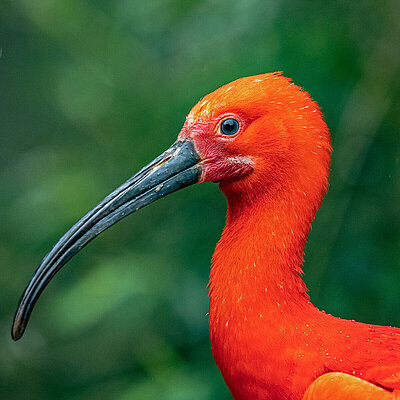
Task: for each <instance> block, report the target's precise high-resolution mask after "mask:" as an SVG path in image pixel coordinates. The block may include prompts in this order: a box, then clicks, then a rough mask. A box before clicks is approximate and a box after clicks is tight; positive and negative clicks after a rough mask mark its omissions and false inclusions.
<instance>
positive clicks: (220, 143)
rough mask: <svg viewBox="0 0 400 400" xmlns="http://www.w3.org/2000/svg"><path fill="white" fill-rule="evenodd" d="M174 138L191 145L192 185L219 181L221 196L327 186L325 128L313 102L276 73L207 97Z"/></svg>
mask: <svg viewBox="0 0 400 400" xmlns="http://www.w3.org/2000/svg"><path fill="white" fill-rule="evenodd" d="M179 139H180V140H191V141H192V142H193V144H194V146H195V148H196V151H197V152H198V154H199V156H200V159H201V161H200V165H201V177H200V179H199V182H207V181H212V182H219V183H220V187H221V189H222V190H223V191H224V192H225V194H227V196H228V197H229V196H235V197H240V198H242V199H246V202H248V201H249V200H251V199H252V198H256V197H260V196H263V195H265V193H267V192H268V193H269V194H271V192H274V191H275V190H280V189H282V186H286V187H288V186H291V187H292V188H296V189H299V188H300V183H301V182H302V181H310V182H312V183H311V186H312V187H314V188H316V189H317V191H318V190H319V191H320V192H321V188H322V189H323V190H324V189H325V188H326V185H327V177H328V170H329V163H330V153H331V147H330V135H329V131H328V128H327V126H326V124H325V122H324V121H323V118H322V115H321V112H320V109H319V107H318V105H317V104H316V102H315V101H313V100H312V99H311V98H310V96H309V95H308V93H307V92H305V91H304V90H303V89H302V88H300V87H299V86H296V85H294V84H293V83H292V82H291V81H290V80H289V79H288V78H286V77H284V76H282V75H281V74H280V73H267V74H261V75H256V76H250V77H245V78H241V79H238V80H236V81H234V82H231V83H228V84H226V85H224V86H222V87H220V88H219V89H217V90H215V91H214V92H212V93H210V94H208V95H207V96H205V97H204V98H203V99H201V100H200V101H199V102H198V103H197V104H196V105H195V106H194V107H193V109H192V110H191V111H190V113H189V115H188V116H187V118H186V122H185V124H184V126H183V128H182V131H181V132H180V134H179V136H178V140H179ZM302 184H303V186H307V184H306V182H303V183H302ZM304 190H307V191H310V190H311V188H308V187H307V188H306V187H304V188H302V191H304ZM316 195H317V194H316Z"/></svg>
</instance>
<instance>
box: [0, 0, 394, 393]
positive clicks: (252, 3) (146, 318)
mask: <svg viewBox="0 0 400 400" xmlns="http://www.w3.org/2000/svg"><path fill="white" fill-rule="evenodd" d="M399 4H400V3H399V2H398V1H396V0H382V1H380V2H376V1H374V0H366V1H362V2H356V1H352V2H348V1H324V2H318V1H308V0H299V1H289V0H273V1H270V0H269V1H265V0H236V1H228V0H218V1H217V0H205V1H199V0H189V1H188V0H185V1H184V0H149V1H140V0H115V1H106V0H96V1H95V0H80V1H79V0H35V1H31V0H13V1H7V0H2V1H1V2H0V121H1V124H0V182H1V185H0V220H1V228H0V260H1V274H0V304H1V306H0V398H1V399H13V400H16V399H24V400H28V399H41V400H43V399H61V400H62V399H74V400H86V399H94V398H95V399H98V400H101V399H116V400H131V399H156V398H157V399H160V400H164V399H165V400H169V399H171V400H172V399H174V400H175V399H178V400H179V399H188V398H192V399H200V400H201V399H228V398H230V395H229V392H228V390H227V389H226V388H225V385H224V383H223V380H222V378H221V377H220V374H219V372H218V369H217V367H216V366H215V365H214V362H213V360H212V356H211V353H210V347H209V339H208V327H207V322H208V321H207V316H206V313H207V305H208V303H207V290H206V284H207V279H208V273H209V260H210V257H211V255H212V252H213V248H214V245H215V243H216V241H217V239H218V237H219V234H220V232H221V229H222V227H223V223H224V214H225V199H224V197H223V196H222V194H221V193H219V191H218V190H217V187H216V185H213V184H206V185H201V186H195V187H192V188H190V189H187V190H185V191H182V192H179V193H176V194H174V195H171V196H170V197H168V198H166V199H163V200H162V201H160V202H157V203H156V204H153V205H151V206H149V207H148V208H146V209H144V210H142V211H141V212H140V213H138V214H137V215H135V216H133V217H131V218H127V219H126V220H124V221H122V222H121V223H119V224H118V225H117V226H115V227H113V228H112V229H110V230H109V231H107V232H105V233H104V234H103V235H102V237H101V238H99V239H97V240H96V241H94V242H93V243H92V244H90V245H89V246H88V247H87V248H86V249H85V250H84V251H83V252H82V253H80V254H79V256H77V257H76V258H75V259H73V260H72V261H71V262H70V263H69V265H68V267H66V268H65V270H64V271H63V272H62V273H60V274H59V275H58V276H57V278H56V279H55V280H54V282H53V283H52V284H51V285H50V286H49V288H48V289H47V290H46V292H45V294H44V296H43V297H42V299H41V300H40V302H39V304H38V307H37V309H36V310H35V312H34V314H33V318H32V320H31V323H30V325H29V328H28V331H27V334H26V336H25V337H24V339H23V340H21V341H20V342H18V343H14V342H12V341H11V339H10V335H9V331H10V325H11V321H12V316H13V312H14V310H15V307H16V305H17V301H18V298H19V295H20V294H21V292H22V290H23V288H24V286H25V285H26V283H27V282H28V279H29V278H30V277H31V275H32V273H33V271H34V269H35V267H36V265H37V264H38V263H39V261H40V260H41V258H42V257H43V255H44V254H45V253H46V252H47V251H48V250H49V249H50V248H51V246H52V245H53V244H54V242H55V241H56V240H57V239H58V237H59V236H60V235H61V234H62V233H64V231H65V230H66V229H67V228H68V227H69V226H70V225H71V224H72V223H74V222H75V221H76V220H77V219H78V218H79V217H80V216H81V215H83V213H85V212H86V211H87V210H88V209H90V208H91V207H92V206H93V205H94V204H96V203H97V202H98V201H99V200H100V199H102V198H103V197H104V195H106V194H107V193H108V192H110V191H111V190H112V189H113V188H114V187H116V186H117V185H119V184H120V183H121V182H122V181H124V180H125V179H126V178H128V177H129V176H130V175H131V174H133V173H134V172H135V171H136V170H138V169H139V168H140V167H141V166H142V165H144V164H145V163H146V162H148V161H150V160H151V159H152V158H153V157H154V156H156V155H158V154H159V153H160V152H161V151H163V150H164V149H165V148H166V147H167V146H169V145H170V144H171V143H172V142H173V141H174V139H175V137H176V135H177V133H178V132H179V130H180V127H181V125H182V123H183V121H184V118H185V115H186V114H187V113H188V111H189V110H190V108H191V106H192V105H193V104H194V103H195V102H196V101H197V100H198V99H199V98H200V97H201V96H202V95H204V94H206V93H208V92H209V91H211V90H213V89H215V88H216V87H218V86H220V85H221V84H223V83H226V82H228V81H230V80H232V79H235V78H238V77H241V76H245V75H252V74H256V73H261V72H267V71H275V70H283V71H284V73H285V75H287V76H290V77H292V78H293V79H294V81H295V82H296V83H297V84H299V85H301V86H304V87H305V88H306V89H307V90H308V91H309V92H310V93H311V95H312V96H313V97H314V98H315V99H316V100H317V101H318V102H319V104H320V105H321V106H322V108H323V111H324V113H325V115H326V119H327V122H328V125H329V126H330V128H331V130H332V135H333V146H334V150H335V152H334V160H333V164H332V175H331V187H330V191H329V194H328V196H327V199H326V201H325V202H324V205H323V206H322V209H321V211H320V212H319V214H318V217H317V220H316V222H315V224H314V226H313V231H312V234H311V237H310V240H309V242H308V245H307V249H306V264H305V271H306V275H305V279H306V282H307V284H308V285H309V287H310V288H311V291H310V293H311V298H312V300H313V302H314V303H315V304H316V305H318V306H319V307H321V308H323V309H325V310H326V311H327V312H329V313H332V314H335V315H338V316H341V317H345V318H355V319H357V320H360V321H364V322H374V323H380V324H392V325H400V314H399V305H400V303H399V293H400V278H399V271H400V229H399V226H400V224H399V223H400V202H399V194H400V190H399V189H400V140H399V132H400V112H399V111H400V109H399V79H398V73H399V65H400V51H399V43H400V40H399V39H400V36H399V23H398V21H399V17H400V13H399Z"/></svg>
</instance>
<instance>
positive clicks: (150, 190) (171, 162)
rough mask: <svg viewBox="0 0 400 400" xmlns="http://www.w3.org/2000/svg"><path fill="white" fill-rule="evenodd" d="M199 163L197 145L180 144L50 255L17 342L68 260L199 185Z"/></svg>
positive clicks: (18, 319)
mask: <svg viewBox="0 0 400 400" xmlns="http://www.w3.org/2000/svg"><path fill="white" fill-rule="evenodd" d="M199 163H200V156H199V155H198V154H197V152H196V150H195V147H194V144H193V143H192V142H191V141H189V140H181V141H177V142H175V143H174V144H173V145H172V146H171V147H170V148H169V149H168V150H166V151H165V152H164V153H162V154H161V155H160V156H158V157H157V158H156V159H154V160H153V161H152V162H151V163H150V164H148V165H147V166H145V167H144V168H143V169H142V170H140V171H139V172H138V173H137V174H136V175H134V176H133V177H132V178H130V179H128V180H127V181H126V182H125V183H124V184H123V185H121V186H120V187H119V188H118V189H116V190H115V191H114V192H112V193H111V194H110V195H108V196H107V197H106V198H105V199H104V200H103V201H101V202H100V203H99V204H98V205H97V206H96V207H94V208H93V209H92V210H91V211H89V212H88V213H87V214H86V215H85V216H84V217H83V218H81V219H80V220H79V221H78V222H77V223H76V224H75V225H74V226H73V227H72V228H71V229H70V230H69V231H68V232H67V233H66V234H65V235H64V236H63V237H62V238H61V239H60V240H59V241H58V242H57V243H56V245H55V246H54V247H53V249H52V250H51V251H50V253H48V254H47V255H46V257H45V258H44V259H43V261H42V263H41V264H40V265H39V267H38V269H37V270H36V272H35V274H34V275H33V277H32V279H31V280H30V282H29V284H28V286H27V287H26V289H25V291H24V293H23V294H22V297H21V299H20V301H19V305H18V309H17V311H16V313H15V316H14V322H13V326H12V337H13V339H14V340H18V339H20V338H21V336H22V335H23V334H24V331H25V328H26V325H27V323H28V321H29V317H30V315H31V313H32V310H33V307H34V305H35V303H36V301H37V300H38V298H39V296H40V294H41V293H42V291H43V290H44V288H45V287H46V286H47V284H48V283H49V282H50V281H51V279H52V278H53V276H54V275H55V274H56V273H57V271H59V270H60V269H61V268H62V266H63V265H64V264H66V263H67V261H68V260H70V259H71V258H72V257H73V256H74V255H75V254H76V253H78V251H80V250H81V249H82V248H83V247H85V246H86V245H87V244H88V243H89V242H90V241H91V240H92V239H94V238H95V237H96V236H98V235H99V234H100V233H102V232H103V231H105V230H106V229H107V228H109V227H110V226H112V225H114V224H115V223H117V222H118V221H119V220H121V219H122V218H124V217H126V216H127V215H129V214H131V213H133V212H135V211H137V210H139V209H140V208H142V207H144V206H146V205H147V204H150V203H152V202H153V201H155V200H157V199H159V198H161V197H163V196H166V195H167V194H169V193H172V192H175V191H177V190H179V189H183V188H184V187H187V186H189V185H192V184H194V183H197V182H198V181H199V179H200V176H201V166H200V164H199Z"/></svg>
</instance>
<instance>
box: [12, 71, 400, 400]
mask: <svg viewBox="0 0 400 400" xmlns="http://www.w3.org/2000/svg"><path fill="white" fill-rule="evenodd" d="M331 153H332V148H331V136H330V132H329V129H328V127H327V125H326V123H325V121H324V117H323V114H322V111H321V109H320V108H319V106H318V105H317V103H316V101H315V100H313V99H312V98H311V96H310V95H309V94H308V93H307V92H306V91H305V90H304V89H303V88H302V87H300V86H297V85H296V84H294V83H293V81H292V80H291V79H289V78H286V77H285V76H284V75H283V74H282V73H281V72H272V73H264V74H259V75H254V76H248V77H243V78H239V79H237V80H235V81H233V82H230V83H227V84H225V85H223V86H221V87H220V88H218V89H216V90H215V91H213V92H211V93H209V94H208V95H206V96H204V97H203V98H202V99H200V101H199V102H198V103H197V104H196V105H195V106H194V107H193V108H192V110H191V111H190V113H189V114H188V115H187V117H186V120H185V123H184V125H183V127H182V129H181V131H180V133H179V135H178V138H177V140H176V141H175V142H174V144H173V145H172V146H171V147H170V148H168V149H167V150H166V151H165V152H164V153H162V154H161V155H160V156H158V157H156V158H155V159H154V160H153V161H152V162H150V163H149V164H148V165H147V166H145V167H144V168H143V169H141V170H140V171H139V172H138V173H137V174H135V175H134V176H132V178H130V179H128V180H127V181H126V182H125V183H124V184H122V185H121V186H120V187H119V188H117V189H116V190H115V191H114V192H112V193H111V194H110V195H108V196H107V197H106V198H105V199H104V200H103V201H101V202H100V203H99V204H98V205H97V206H95V207H94V208H93V209H92V210H91V211H89V212H88V213H87V214H86V215H85V216H84V217H83V218H81V219H80V220H79V221H78V222H77V223H76V224H75V225H74V226H73V227H72V228H71V229H70V230H69V231H67V233H66V234H65V235H64V236H63V237H62V238H61V239H60V240H59V241H58V242H57V243H56V245H55V246H54V247H53V249H52V250H51V251H50V252H49V253H48V254H47V255H46V256H45V258H44V259H43V261H42V263H41V264H40V265H39V267H38V269H37V270H36V272H35V273H34V276H33V278H32V279H31V281H30V282H29V284H28V286H27V287H26V289H25V291H24V293H23V295H22V297H21V299H20V302H19V305H18V309H17V311H16V314H15V317H14V321H13V327H12V337H13V339H14V340H18V339H19V338H21V336H22V335H23V333H24V331H25V328H26V324H27V322H28V320H29V317H30V315H31V312H32V309H33V307H34V305H35V303H36V301H37V299H38V298H39V296H40V294H41V293H42V291H43V289H44V288H45V287H46V286H47V284H48V283H49V282H50V280H51V279H52V278H53V276H54V275H55V274H56V273H57V271H58V270H59V269H60V268H61V267H62V266H63V265H64V264H65V263H66V262H67V261H68V260H69V259H70V258H71V257H73V256H74V255H75V254H76V253H77V252H78V251H80V250H81V249H82V248H83V247H84V246H85V245H86V244H87V243H88V242H90V241H91V240H92V239H94V238H95V237H96V236H98V235H99V234H100V233H101V232H103V231H104V230H105V229H107V228H109V227H110V226H112V225H114V224H115V223H116V222H118V221H119V220H121V219H122V218H124V217H125V216H127V215H129V214H131V213H133V212H135V211H137V210H139V209H140V208H142V207H144V206H145V205H148V204H150V203H152V202H154V201H156V200H158V199H160V198H162V197H164V196H166V195H168V194H170V193H172V192H175V191H177V190H180V189H182V188H185V187H187V186H190V185H192V184H195V183H196V184H197V183H202V182H216V183H218V184H219V187H220V189H221V190H222V192H223V193H224V194H225V196H226V198H227V204H228V207H227V215H226V224H225V227H224V229H223V232H222V235H221V238H220V239H219V241H218V243H217V245H216V248H215V252H214V255H213V257H212V261H211V270H210V279H209V283H208V294H209V330H210V342H211V349H212V353H213V356H214V359H215V361H216V364H217V365H218V367H219V369H220V371H221V373H222V376H223V378H224V380H225V382H226V384H227V386H228V387H229V389H230V391H231V394H232V396H233V398H234V399H235V400H250V399H251V400H261V399H262V400H268V399H271V400H272V399H273V400H295V399H304V400H313V399H320V400H324V399H325V400H328V399H349V400H351V399H360V398H363V399H382V400H383V399H394V398H400V329H399V328H395V327H388V326H378V325H370V324H365V323H359V322H355V321H353V320H345V319H340V318H337V317H334V316H332V315H330V314H327V313H325V312H324V311H321V310H319V309H318V308H317V307H315V306H314V305H313V304H312V303H311V301H310V298H309V295H308V293H307V291H308V289H307V287H306V285H305V283H304V281H303V279H302V274H303V255H304V246H305V243H306V240H307V236H308V233H309V231H310V228H311V224H312V222H313V220H314V217H315V214H316V212H317V210H318V208H319V206H320V204H321V202H322V200H323V197H324V195H325V194H326V192H327V188H328V178H329V171H330V163H331Z"/></svg>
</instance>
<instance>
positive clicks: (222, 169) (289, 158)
mask: <svg viewBox="0 0 400 400" xmlns="http://www.w3.org/2000/svg"><path fill="white" fill-rule="evenodd" d="M329 161H330V136H329V132H328V129H327V127H326V124H325V123H324V121H323V119H322V116H321V113H320V110H319V108H318V106H317V105H316V103H315V102H314V101H313V100H312V99H311V98H310V97H309V95H308V94H307V93H306V92H305V91H304V90H303V89H301V88H300V87H298V86H296V85H294V84H293V83H292V82H291V81H290V80H289V79H287V78H285V77H283V76H282V75H281V74H280V73H269V74H262V75H257V76H251V77H246V78H241V79H238V80H236V81H234V82H231V83H229V84H227V85H224V86H222V87H220V88H219V89H217V90H216V91H214V92H212V93H210V94H208V95H207V96H205V97H204V98H203V99H201V100H200V101H199V102H198V103H197V104H196V105H195V106H194V107H193V109H192V110H191V112H190V113H189V115H188V116H187V118H186V121H185V124H184V126H183V128H182V130H181V132H180V134H179V136H178V140H177V141H176V142H175V143H174V144H173V145H172V146H171V147H170V148H169V149H167V150H166V151H165V152H164V153H162V154H161V155H160V156H158V157H157V158H155V159H154V160H153V161H152V162H151V163H149V164H148V165H147V166H145V167H144V168H143V169H141V170H140V171H139V172H138V173H137V174H135V175H134V176H133V177H132V178H130V179H129V180H128V181H126V182H125V183H124V184H122V185H121V186H120V187H119V188H117V189H116V190H115V191H114V192H112V193H111V194H110V195H108V196H107V197H106V198H105V199H104V200H103V201H101V202H100V203H99V204H98V205H97V206H96V207H94V208H93V209H92V210H91V211H89V212H88V213H87V214H86V215H85V216H84V217H82V218H81V219H80V220H79V221H78V222H77V223H76V224H75V225H74V226H73V227H72V228H71V229H70V230H69V231H67V233H66V234H65V235H64V236H63V237H61V239H60V240H59V241H58V242H57V243H56V245H55V246H54V247H53V249H52V250H51V251H50V252H49V253H48V254H47V255H46V257H45V258H44V259H43V261H42V262H41V264H40V265H39V267H38V269H37V270H36V272H35V274H34V276H33V277H32V279H31V281H30V282H29V284H28V286H27V287H26V289H25V291H24V293H23V295H22V297H21V300H20V303H19V306H18V309H17V312H16V314H15V317H14V323H13V328H12V336H13V338H14V339H15V340H17V339H19V338H20V337H21V336H22V335H23V333H24V331H25V328H26V324H27V322H28V320H29V317H30V315H31V312H32V309H33V307H34V305H35V303H36V301H37V299H38V298H39V296H40V294H41V293H42V291H43V289H44V288H45V287H46V286H47V284H48V283H49V282H50V280H51V279H52V278H53V276H54V275H55V274H56V273H57V271H59V270H60V269H61V268H62V266H63V265H65V264H66V263H67V261H68V260H69V259H70V258H72V257H73V256H74V255H75V254H76V253H77V252H78V251H80V250H81V249H82V248H83V247H84V246H85V245H86V244H87V243H89V242H90V241H91V240H92V239H94V238H95V237H96V236H98V235H99V234H100V233H101V232H103V231H104V230H106V229H107V228H109V227H110V226H112V225H114V224H115V223H116V222H118V221H119V220H121V219H122V218H124V217H125V216H127V215H129V214H131V213H133V212H135V211H137V210H139V209H140V208H142V207H144V206H145V205H147V204H150V203H152V202H154V201H155V200H157V199H159V198H161V197H163V196H166V195H168V194H169V193H172V192H174V191H176V190H179V189H182V188H184V187H187V186H189V185H191V184H194V183H201V182H219V183H220V186H221V189H222V190H223V191H224V192H225V194H226V195H227V196H228V199H229V198H231V199H232V198H236V199H241V200H242V201H243V200H245V202H246V203H251V202H252V201H253V200H254V199H257V198H260V197H262V196H265V195H271V193H276V192H277V191H280V190H282V189H283V188H285V190H293V191H297V192H299V191H301V192H303V193H308V194H309V201H311V202H314V203H319V201H320V200H321V198H322V193H323V191H324V190H325V189H326V185H327V177H328V169H329Z"/></svg>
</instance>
